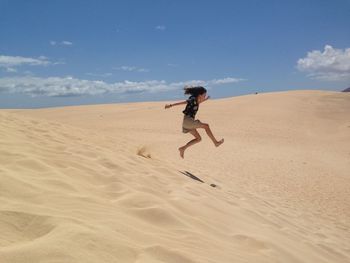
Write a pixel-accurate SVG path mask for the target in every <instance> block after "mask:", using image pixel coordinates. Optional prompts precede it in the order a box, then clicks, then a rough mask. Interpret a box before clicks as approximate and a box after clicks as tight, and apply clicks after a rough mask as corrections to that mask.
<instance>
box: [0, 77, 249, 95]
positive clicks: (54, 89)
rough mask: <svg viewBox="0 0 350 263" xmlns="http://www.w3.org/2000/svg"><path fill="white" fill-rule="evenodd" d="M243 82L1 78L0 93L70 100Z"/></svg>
mask: <svg viewBox="0 0 350 263" xmlns="http://www.w3.org/2000/svg"><path fill="white" fill-rule="evenodd" d="M241 81H244V79H240V78H232V77H227V78H223V79H213V80H209V81H205V80H189V81H184V82H172V83H168V82H166V81H165V80H150V81H140V82H135V81H128V80H125V81H123V82H116V83H107V82H104V81H100V80H85V79H78V78H73V77H49V78H40V77H31V76H24V77H11V78H10V77H7V78H0V93H1V92H3V93H23V94H27V95H30V96H32V97H37V96H46V97H73V96H83V95H100V94H108V93H116V94H128V93H154V92H166V91H172V90H179V89H182V88H183V87H184V86H186V85H201V86H209V87H210V86H215V85H222V84H232V83H237V82H241Z"/></svg>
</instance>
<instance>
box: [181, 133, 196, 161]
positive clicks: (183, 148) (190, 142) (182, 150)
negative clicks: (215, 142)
mask: <svg viewBox="0 0 350 263" xmlns="http://www.w3.org/2000/svg"><path fill="white" fill-rule="evenodd" d="M190 133H191V134H192V135H193V136H194V137H195V138H194V139H193V140H191V141H189V142H188V143H186V145H184V146H182V147H180V148H179V151H180V156H181V158H184V154H185V150H186V149H187V148H188V147H190V146H192V145H194V144H196V143H199V142H200V141H201V140H202V138H201V136H200V135H199V133H198V132H197V130H191V131H190Z"/></svg>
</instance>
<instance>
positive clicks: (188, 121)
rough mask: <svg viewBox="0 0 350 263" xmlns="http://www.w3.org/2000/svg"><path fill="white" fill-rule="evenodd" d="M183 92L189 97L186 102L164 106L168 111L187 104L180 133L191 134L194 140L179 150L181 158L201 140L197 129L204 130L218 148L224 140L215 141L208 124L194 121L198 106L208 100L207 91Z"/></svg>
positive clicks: (193, 90)
mask: <svg viewBox="0 0 350 263" xmlns="http://www.w3.org/2000/svg"><path fill="white" fill-rule="evenodd" d="M184 90H185V95H187V94H189V95H190V97H189V98H188V99H187V100H185V101H181V102H177V103H173V104H167V105H165V108H166V109H169V108H171V107H173V106H177V105H183V104H187V105H186V108H185V110H184V111H183V113H184V119H183V123H182V131H183V133H188V132H189V133H191V134H192V135H193V136H194V139H193V140H191V141H189V142H188V143H187V144H186V145H184V146H182V147H180V148H179V151H180V156H181V158H184V154H185V150H186V149H187V148H188V147H190V146H192V145H194V144H196V143H199V142H200V141H201V140H202V138H201V136H200V135H199V133H198V131H197V129H198V128H202V129H205V131H206V133H207V134H208V136H209V138H210V139H211V140H212V141H213V143H214V144H215V146H216V147H218V146H219V145H221V144H222V143H223V142H224V139H221V140H220V141H218V140H217V139H215V137H214V135H213V133H212V131H211V130H210V127H209V124H207V123H202V122H201V121H200V120H195V116H196V113H197V111H198V107H199V104H200V103H202V102H204V101H206V100H207V99H209V98H210V97H209V96H207V90H206V89H205V88H203V87H200V86H199V87H185V88H184Z"/></svg>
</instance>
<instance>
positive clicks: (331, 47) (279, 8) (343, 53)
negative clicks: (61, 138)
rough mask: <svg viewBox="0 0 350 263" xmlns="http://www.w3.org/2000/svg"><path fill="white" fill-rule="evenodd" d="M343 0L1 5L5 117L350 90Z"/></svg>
mask: <svg viewBox="0 0 350 263" xmlns="http://www.w3.org/2000/svg"><path fill="white" fill-rule="evenodd" d="M349 28H350V1H349V0H333V1H325V0H317V1H316V0H304V1H301V0H300V1H299V0H290V1H287V0H285V1H282V0H281V1H272V0H265V1H263V0H259V1H258V0H255V1H253V0H246V1H243V0H241V1H234V0H232V1H228V0H227V1H226V0H216V1H214V0H213V1H199V0H198V1H194V0H187V1H185V0H177V1H175V0H152V1H151V0H149V1H146V0H144V1H141V0H139V1H136V0H129V1H126V0H125V1H118V0H115V1H97V0H94V1H92V0H84V1H83V0H75V1H68V0H60V1H44V0H27V1H25V0H22V1H19V0H0V108H36V107H50V106H63V105H78V104H94V103H114V102H129V101H158V100H180V99H184V98H185V97H184V96H183V92H182V87H183V86H184V85H204V86H206V87H207V88H208V89H209V93H210V95H211V97H212V98H222V97H229V96H237V95H242V94H250V93H254V92H270V91H281V90H291V89H324V90H342V89H345V88H346V87H348V86H350V29H349Z"/></svg>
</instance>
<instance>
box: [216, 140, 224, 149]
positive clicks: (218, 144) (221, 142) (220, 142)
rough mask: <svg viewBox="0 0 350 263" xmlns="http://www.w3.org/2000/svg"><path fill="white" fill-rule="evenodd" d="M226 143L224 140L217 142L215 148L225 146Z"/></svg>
mask: <svg viewBox="0 0 350 263" xmlns="http://www.w3.org/2000/svg"><path fill="white" fill-rule="evenodd" d="M223 143H224V139H221V140H220V141H218V142H216V143H215V146H216V147H219V146H220V145H221V144H223Z"/></svg>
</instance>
